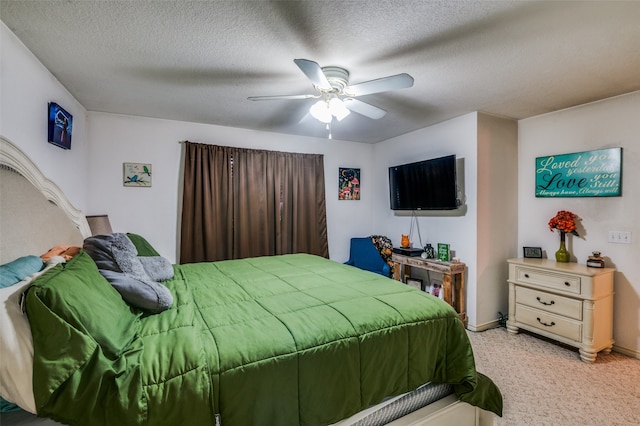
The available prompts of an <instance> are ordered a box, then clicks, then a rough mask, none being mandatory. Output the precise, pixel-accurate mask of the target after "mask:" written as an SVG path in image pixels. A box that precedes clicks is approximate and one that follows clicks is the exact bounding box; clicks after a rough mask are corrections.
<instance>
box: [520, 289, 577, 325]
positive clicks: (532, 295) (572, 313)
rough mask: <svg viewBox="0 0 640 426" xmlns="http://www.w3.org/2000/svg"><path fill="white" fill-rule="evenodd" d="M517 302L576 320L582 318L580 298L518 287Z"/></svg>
mask: <svg viewBox="0 0 640 426" xmlns="http://www.w3.org/2000/svg"><path fill="white" fill-rule="evenodd" d="M516 303H519V304H521V305H526V306H530V307H532V308H535V309H540V310H542V311H546V312H551V313H555V314H558V315H564V316H566V317H568V318H573V319H576V320H581V319H582V300H580V299H572V298H570V297H565V296H560V295H557V294H553V293H547V292H544V291H540V290H535V289H531V288H528V287H518V288H517V289H516Z"/></svg>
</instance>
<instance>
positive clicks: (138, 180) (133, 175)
mask: <svg viewBox="0 0 640 426" xmlns="http://www.w3.org/2000/svg"><path fill="white" fill-rule="evenodd" d="M122 169H123V171H122V183H123V185H124V186H138V187H143V188H148V187H150V186H151V164H145V163H123V165H122Z"/></svg>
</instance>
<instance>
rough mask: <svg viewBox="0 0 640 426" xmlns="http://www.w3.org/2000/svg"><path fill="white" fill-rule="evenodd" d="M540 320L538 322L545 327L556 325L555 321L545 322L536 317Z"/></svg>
mask: <svg viewBox="0 0 640 426" xmlns="http://www.w3.org/2000/svg"><path fill="white" fill-rule="evenodd" d="M536 319H537V320H538V322H539V323H540V324H542V325H544V326H545V327H553V326H554V325H556V323H555V322H553V321H551V322H544V321H541V320H540V317H538V318H536Z"/></svg>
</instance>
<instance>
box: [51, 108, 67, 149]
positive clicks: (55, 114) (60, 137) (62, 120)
mask: <svg viewBox="0 0 640 426" xmlns="http://www.w3.org/2000/svg"><path fill="white" fill-rule="evenodd" d="M48 112H49V114H48V132H47V133H48V141H49V143H51V144H53V145H56V146H59V147H60V148H64V149H71V132H72V130H73V116H72V115H71V114H69V113H68V112H67V111H66V110H65V109H64V108H62V107H61V106H60V105H58V104H57V103H55V102H49V107H48Z"/></svg>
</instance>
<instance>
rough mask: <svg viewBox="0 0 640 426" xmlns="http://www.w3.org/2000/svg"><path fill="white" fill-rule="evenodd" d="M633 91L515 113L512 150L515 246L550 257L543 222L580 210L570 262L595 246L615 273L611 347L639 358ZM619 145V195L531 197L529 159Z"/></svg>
mask: <svg viewBox="0 0 640 426" xmlns="http://www.w3.org/2000/svg"><path fill="white" fill-rule="evenodd" d="M639 118H640V92H634V93H631V94H627V95H624V96H619V97H616V98H611V99H608V100H604V101H600V102H595V103H591V104H588V105H583V106H579V107H576V108H572V109H567V110H564V111H559V112H555V113H551V114H546V115H542V116H539V117H534V118H530V119H527V120H521V121H520V122H519V129H518V131H519V146H518V150H519V155H518V169H519V172H518V180H519V184H518V210H519V220H518V246H519V247H522V246H538V247H542V248H543V250H545V251H546V254H547V257H550V258H553V256H554V253H555V251H556V250H557V249H558V245H559V237H558V235H557V233H551V232H549V230H548V227H547V222H548V221H549V219H550V218H551V217H552V216H554V215H555V213H556V212H557V211H558V210H569V211H572V212H573V213H575V214H577V215H578V216H580V217H581V224H582V226H583V227H584V229H585V231H586V232H585V234H584V235H583V236H581V238H576V237H571V238H570V241H569V243H568V248H569V250H570V252H571V254H572V261H578V262H580V263H584V262H585V261H586V259H587V257H588V256H589V255H590V254H591V252H592V251H593V250H599V251H601V252H602V254H603V256H605V259H606V261H607V266H612V267H615V268H617V270H618V272H617V273H616V274H615V284H614V286H615V288H614V289H615V297H614V313H615V314H614V333H613V337H614V339H615V341H616V343H615V348H616V349H617V350H619V351H623V352H627V353H629V354H632V355H634V356H636V357H640V249H639V247H640V227H639V225H638V223H639V222H638V220H639V218H640V216H639V214H638V213H639V212H640V185H638V182H640V143H639V140H638V135H640V119H639ZM614 147H622V148H623V154H622V155H623V166H622V168H623V172H622V196H621V197H606V198H536V197H535V193H534V183H535V176H534V165H535V158H536V157H541V156H547V155H554V154H565V153H571V152H581V151H589V150H595V149H601V148H614ZM608 231H631V232H632V244H630V245H627V244H613V243H608V242H607V233H608Z"/></svg>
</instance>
